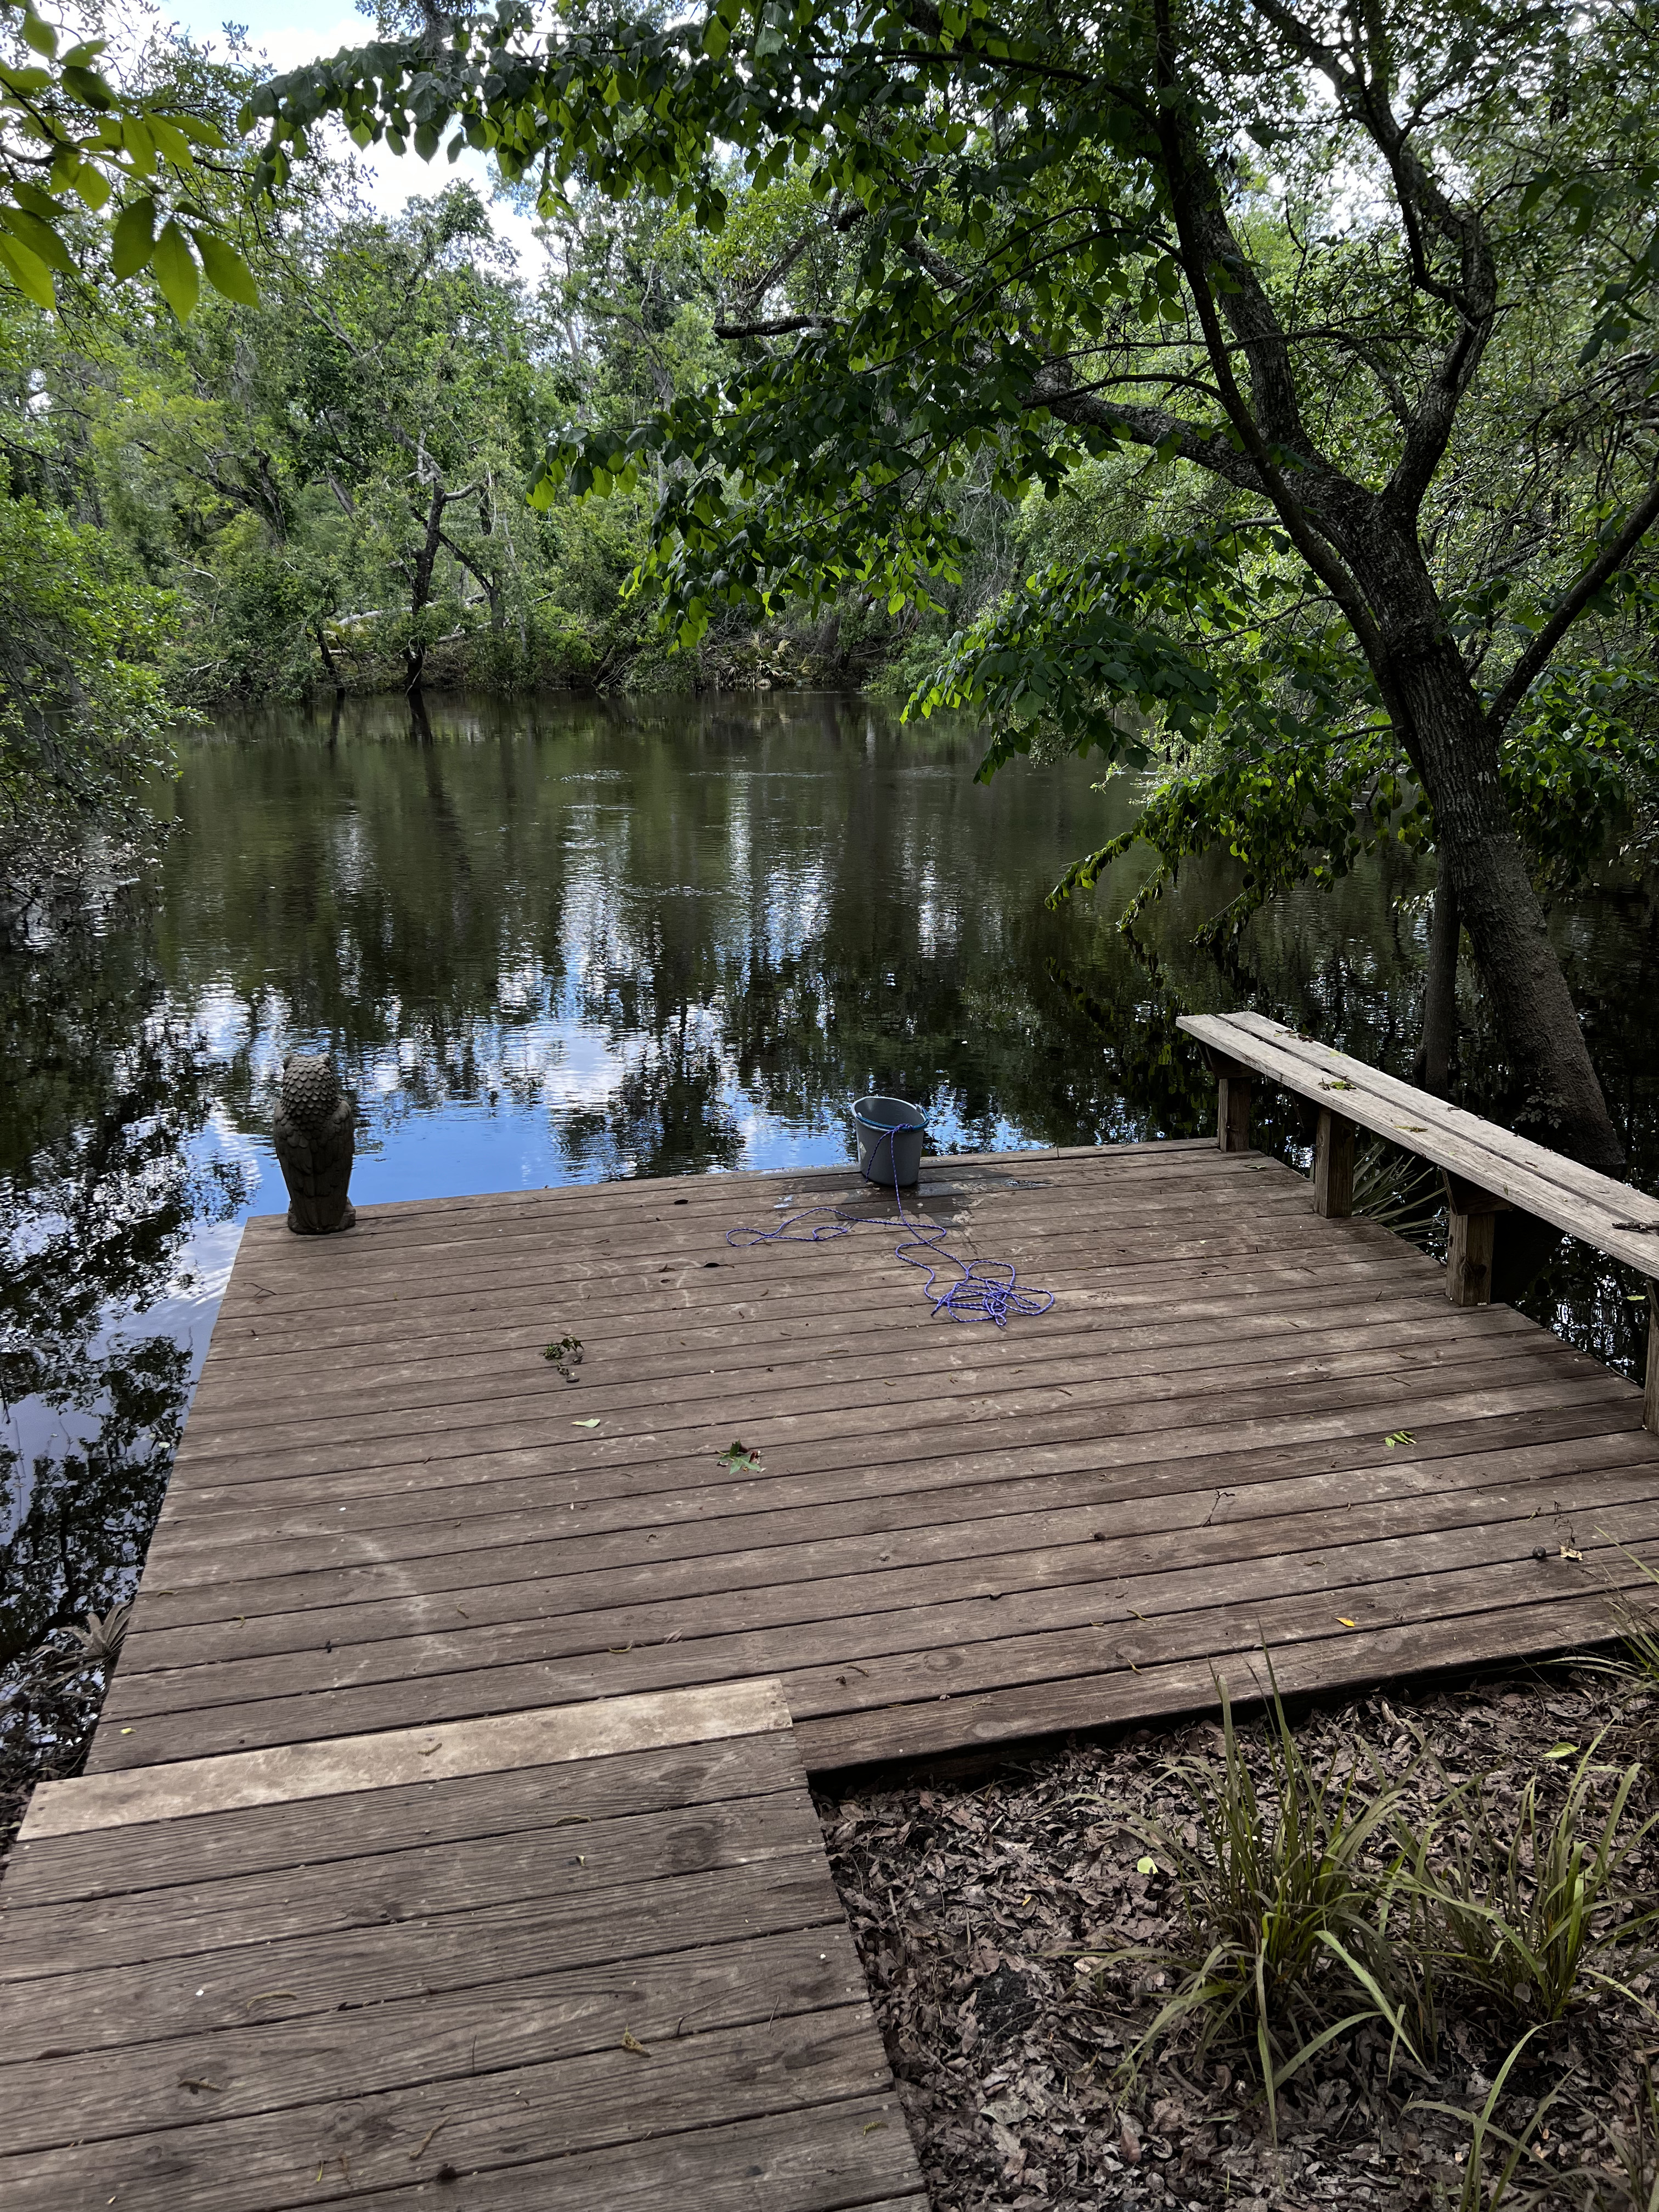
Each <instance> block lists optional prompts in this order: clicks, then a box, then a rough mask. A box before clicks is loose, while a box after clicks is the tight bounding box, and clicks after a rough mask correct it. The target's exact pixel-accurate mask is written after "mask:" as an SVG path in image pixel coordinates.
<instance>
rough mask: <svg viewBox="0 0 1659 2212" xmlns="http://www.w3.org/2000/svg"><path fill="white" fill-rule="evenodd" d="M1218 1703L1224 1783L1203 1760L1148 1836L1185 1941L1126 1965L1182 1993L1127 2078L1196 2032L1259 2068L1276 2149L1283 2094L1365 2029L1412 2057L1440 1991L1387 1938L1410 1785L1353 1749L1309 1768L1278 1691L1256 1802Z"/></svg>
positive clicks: (1179, 1774)
mask: <svg viewBox="0 0 1659 2212" xmlns="http://www.w3.org/2000/svg"><path fill="white" fill-rule="evenodd" d="M1270 1672H1271V1669H1270ZM1217 1691H1218V1695H1219V1698H1220V1700H1221V1725H1222V1753H1223V1755H1222V1761H1221V1767H1220V1771H1219V1773H1218V1772H1217V1771H1216V1769H1215V1767H1214V1766H1213V1765H1212V1764H1210V1763H1209V1762H1207V1761H1203V1760H1183V1761H1182V1762H1181V1763H1180V1764H1178V1765H1176V1766H1174V1767H1173V1768H1172V1769H1171V1770H1170V1772H1171V1778H1172V1779H1173V1780H1175V1781H1176V1783H1177V1784H1179V1785H1180V1787H1181V1790H1182V1793H1183V1795H1184V1797H1185V1800H1186V1804H1185V1808H1184V1811H1185V1814H1186V1816H1187V1817H1186V1818H1184V1819H1182V1818H1177V1819H1176V1820H1170V1821H1167V1822H1164V1823H1162V1824H1159V1825H1158V1826H1152V1827H1148V1828H1146V1829H1144V1830H1141V1831H1139V1833H1140V1834H1141V1836H1142V1839H1143V1841H1144V1843H1145V1844H1146V1849H1147V1850H1148V1852H1149V1854H1150V1855H1151V1856H1152V1858H1153V1859H1154V1860H1155V1861H1156V1862H1157V1863H1158V1865H1159V1867H1160V1868H1161V1869H1162V1870H1164V1871H1165V1872H1166V1873H1168V1874H1169V1875H1170V1876H1171V1877H1172V1878H1173V1880H1174V1881H1175V1883H1176V1887H1177V1890H1178V1892H1179V1895H1180V1901H1181V1917H1182V1921H1183V1922H1184V1924H1185V1936H1186V1940H1185V1941H1184V1942H1182V1943H1180V1944H1178V1945H1177V1946H1176V1947H1174V1948H1162V1949H1160V1948H1146V1947H1137V1948H1135V1949H1133V1950H1132V1951H1127V1952H1121V1953H1119V1954H1116V1958H1117V1959H1118V1960H1139V1961H1142V1962H1144V1963H1146V1964H1148V1965H1154V1966H1157V1967H1158V1969H1160V1970H1161V1971H1163V1972H1166V1973H1168V1974H1170V1976H1171V1978H1172V1979H1173V1981H1174V1984H1175V1986H1174V1990H1173V1993H1172V1995H1171V1996H1170V1998H1169V1999H1168V2001H1167V2002H1165V2003H1164V2006H1163V2008H1161V2010H1160V2011H1159V2012H1158V2016H1157V2018H1156V2019H1155V2020H1154V2021H1152V2025H1151V2027H1149V2028H1147V2030H1146V2033H1144V2034H1143V2035H1142V2036H1141V2037H1140V2039H1139V2041H1138V2042H1137V2043H1136V2045H1134V2047H1133V2050H1132V2051H1130V2053H1129V2055H1128V2057H1127V2060H1126V2062H1125V2066H1126V2072H1127V2075H1129V2076H1131V2077H1132V2076H1133V2074H1134V2073H1135V2071H1136V2070H1137V2069H1139V2064H1140V2063H1141V2061H1142V2059H1143V2058H1144V2057H1145V2055H1146V2052H1147V2051H1149V2050H1150V2049H1151V2047H1152V2045H1154V2044H1156V2043H1157V2042H1158V2041H1159V2040H1160V2039H1162V2038H1164V2036H1167V2035H1168V2034H1169V2033H1170V2032H1171V2030H1173V2029H1174V2028H1175V2027H1177V2026H1178V2025H1179V2024H1180V2023H1181V2022H1182V2021H1188V2020H1193V2019H1196V2020H1198V2021H1199V2022H1200V2045H1201V2046H1202V2047H1207V2046H1208V2045H1210V2044H1212V2042H1214V2041H1216V2040H1217V2039H1225V2041H1227V2042H1229V2043H1233V2044H1237V2045H1239V2046H1241V2047H1242V2048H1243V2050H1244V2051H1247V2052H1249V2053H1250V2054H1251V2055H1253V2056H1254V2058H1255V2063H1256V2066H1257V2068H1258V2069H1259V2071H1260V2074H1261V2084H1262V2089H1263V2093H1264V2095H1265V2097H1266V2100H1267V2115H1268V2124H1269V2127H1270V2129H1271V2130H1272V2132H1273V2136H1274V2139H1275V2141H1276V2140H1277V2137H1278V2093H1279V2089H1280V2088H1282V2087H1283V2086H1284V2085H1285V2082H1286V2081H1289V2080H1290V2079H1291V2076H1292V2075H1294V2074H1296V2073H1297V2072H1298V2071H1299V2070H1300V2069H1301V2068H1302V2067H1303V2066H1304V2065H1305V2064H1306V2063H1308V2061H1309V2060H1310V2058H1312V2057H1314V2056H1315V2055H1316V2053H1317V2052H1318V2051H1322V2050H1323V2049H1324V2048H1325V2046H1326V2045H1328V2044H1329V2043H1332V2042H1334V2040H1335V2039H1337V2038H1338V2037H1339V2036H1340V2035H1343V2034H1345V2033H1346V2032H1347V2031H1348V2030H1349V2029H1350V2028H1353V2027H1358V2025H1359V2024H1360V2023H1361V2022H1362V2021H1371V2020H1378V2019H1380V2020H1382V2021H1384V2022H1385V2023H1386V2025H1387V2026H1388V2027H1389V2031H1390V2034H1391V2037H1392V2039H1393V2041H1394V2044H1395V2046H1396V2047H1397V2046H1399V2045H1405V2046H1406V2048H1407V2050H1408V2051H1412V2052H1413V2055H1415V2044H1414V2040H1413V2031H1414V2030H1415V2029H1416V2028H1417V2027H1418V2026H1419V2022H1420V2021H1421V2020H1422V2018H1423V2017H1425V2015H1428V2016H1431V2015H1432V2002H1431V1992H1430V1991H1429V1990H1427V1989H1426V1988H1425V1985H1424V1984H1423V1982H1422V1979H1421V1977H1420V1976H1419V1974H1418V1973H1417V1972H1416V1971H1415V1968H1414V1966H1413V1962H1412V1959H1411V1955H1410V1954H1409V1953H1407V1952H1406V1951H1404V1950H1403V1949H1402V1948H1401V1946H1399V1945H1398V1944H1396V1943H1395V1942H1393V1940H1392V1939H1391V1936H1390V1934H1389V1907H1390V1903H1391V1897H1392V1883H1393V1879H1394V1861H1395V1857H1397V1852H1394V1851H1390V1850H1389V1834H1390V1823H1391V1822H1392V1821H1393V1820H1395V1817H1396V1815H1397V1814H1398V1811H1399V1808H1400V1804H1401V1784H1399V1783H1396V1782H1391V1781H1389V1779H1388V1778H1386V1777H1385V1776H1384V1775H1383V1773H1382V1771H1381V1770H1380V1768H1379V1767H1378V1765H1377V1763H1376V1760H1375V1759H1374V1758H1372V1757H1371V1755H1370V1753H1369V1752H1368V1751H1367V1750H1366V1749H1365V1747H1364V1746H1363V1745H1361V1744H1359V1743H1358V1742H1357V1741H1356V1742H1355V1743H1353V1744H1352V1745H1351V1746H1349V1747H1339V1748H1338V1750H1336V1751H1334V1752H1333V1753H1332V1755H1331V1757H1330V1758H1329V1759H1328V1760H1327V1761H1326V1762H1325V1763H1324V1764H1323V1765H1315V1764H1314V1763H1312V1762H1311V1761H1310V1759H1308V1758H1307V1757H1306V1756H1305V1754H1304V1753H1303V1751H1302V1749H1301V1747H1300V1746H1299V1745H1298V1744H1297V1741H1296V1737H1295V1735H1293V1733H1292V1732H1291V1726H1290V1723H1289V1722H1288V1721H1287V1720H1286V1718H1285V1710H1284V1706H1283V1705H1282V1703H1281V1702H1280V1699H1279V1691H1278V1686H1277V1684H1276V1683H1275V1684H1274V1686H1273V1693H1272V1700H1271V1723H1270V1728H1269V1733H1268V1741H1267V1758H1268V1778H1267V1784H1266V1785H1265V1787H1264V1788H1263V1789H1262V1790H1258V1789H1257V1787H1256V1784H1255V1778H1253V1776H1252V1774H1251V1772H1250V1768H1249V1762H1248V1761H1247V1759H1246V1758H1245V1756H1244V1753H1243V1749H1242V1747H1241V1746H1240V1744H1239V1741H1238V1735H1237V1729H1236V1727H1235V1724H1234V1720H1233V1712H1232V1705H1231V1699H1229V1697H1228V1695H1227V1692H1226V1689H1225V1686H1224V1685H1223V1684H1221V1683H1220V1682H1218V1683H1217ZM1185 1832H1193V1833H1194V1835H1195V1836H1196V1841H1195V1842H1194V1843H1191V1844H1189V1843H1188V1841H1187V1840H1186V1834H1185Z"/></svg>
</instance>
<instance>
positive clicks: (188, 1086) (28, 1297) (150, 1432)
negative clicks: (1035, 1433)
mask: <svg viewBox="0 0 1659 2212" xmlns="http://www.w3.org/2000/svg"><path fill="white" fill-rule="evenodd" d="M60 921H62V923H63V926H62V927H60V928H59V929H58V932H57V933H56V934H55V936H54V937H53V939H52V941H51V942H50V943H49V944H48V945H46V946H45V947H44V948H43V949H36V950H33V951H29V950H27V949H25V948H21V947H17V946H13V947H11V948H9V949H7V950H5V951H0V1036H3V1053H4V1059H5V1064H6V1066H7V1069H8V1071H9V1074H8V1080H7V1083H6V1085H5V1086H4V1089H3V1091H0V1260H3V1266H0V1396H3V1400H4V1403H5V1407H6V1409H7V1412H8V1413H9V1414H10V1413H14V1412H15V1411H17V1410H19V1409H21V1411H22V1413H24V1414H25V1415H27V1413H28V1411H29V1408H28V1407H27V1406H26V1404H25V1401H33V1406H34V1407H36V1408H39V1409H43V1410H45V1411H46V1412H48V1413H55V1414H57V1415H58V1416H59V1417H60V1421H59V1424H58V1425H59V1426H60V1427H61V1430H62V1432H63V1434H64V1437H65V1439H66V1441H65V1442H64V1444H63V1445H62V1446H61V1448H59V1449H57V1450H55V1451H46V1452H36V1453H32V1454H30V1455H29V1456H28V1462H27V1464H25V1463H24V1462H23V1461H22V1460H21V1458H20V1455H19V1453H18V1451H17V1450H16V1449H15V1447H14V1446H12V1445H4V1444H0V1480H3V1483H4V1486H5V1489H6V1492H7V1493H8V1506H9V1510H7V1511H6V1513H5V1516H4V1522H3V1526H4V1527H5V1528H6V1530H7V1532H8V1533H7V1534H6V1538H5V1541H4V1543H3V1546H0V1663H4V1662H7V1661H9V1660H10V1659H11V1658H13V1657H15V1656H16V1655H17V1654H18V1653H19V1652H20V1651H21V1650H26V1649H27V1648H28V1647H29V1646H31V1645H32V1644H35V1643H38V1642H39V1640H40V1638H41V1637H43V1636H44V1635H46V1634H47V1633H48V1632H50V1631H51V1630H52V1629H53V1628H56V1627H58V1626H63V1625H64V1624H65V1623H67V1622H69V1621H70V1620H74V1619H76V1618H77V1617H78V1616H79V1615H81V1614H82V1613H85V1612H86V1611H87V1610H88V1607H93V1608H96V1609H98V1610H100V1611H102V1610H104V1609H106V1607H108V1606H109V1605H111V1604H112V1603H114V1602H116V1601H117V1600H118V1599H119V1598H120V1597H121V1596H123V1595H125V1594H126V1593H127V1591H128V1590H129V1589H130V1587H131V1583H132V1581H133V1579H134V1577H135V1574H136V1571H137V1565H138V1564H139V1563H140V1562H141V1561H142V1559H143V1553H144V1547H145V1545H146V1544H147V1542H148V1541H149V1531H150V1528H151V1526H152V1525H153V1523H154V1522H155V1516H156V1514H157V1512H158V1511H159V1510H160V1507H161V1497H162V1493H163V1491H164V1489H165V1487H166V1482H167V1470H168V1468H169V1467H170V1465H171V1463H172V1455H173V1447H174V1445H175V1443H176V1442H177V1438H178V1432H179V1425H180V1424H181V1421H182V1419H183V1412H184V1405H185V1390H186V1387H187V1381H188V1365H189V1358H188V1353H187V1352H186V1351H185V1348H183V1347H182V1346H179V1344H177V1343H176V1342H175V1341H174V1340H173V1336H172V1334H170V1333H167V1332H158V1331H156V1330H154V1329H149V1330H147V1329H146V1328H144V1327H143V1322H142V1317H143V1314H144V1313H145V1311H146V1310H147V1309H148V1308H149V1307H151V1306H152V1305H154V1304H155V1301H156V1300H157V1299H158V1298H159V1297H161V1296H162V1295H163V1294H164V1293H165V1292H167V1291H168V1290H169V1289H173V1288H176V1287H177V1286H178V1283H177V1279H178V1276H179V1265H180V1260H181V1255H182V1251H183V1248H184V1245H185V1240H186V1238H187V1237H188V1235H189V1233H190V1231H191V1227H192V1226H193V1225H195V1224H196V1223H198V1222H200V1221H202V1220H204V1219H210V1218H215V1217H216V1216H222V1215H223V1214H224V1213H225V1212H227V1211H228V1210H233V1209H234V1206H235V1205H236V1203H237V1202H238V1200H239V1198H240V1190H239V1188H238V1187H237V1183H236V1179H235V1175H234V1170H221V1171H207V1172H198V1171H193V1170H191V1167H190V1165H189V1164H188V1163H187V1160H186V1158H185V1146H186V1143H187V1141H188V1139H190V1138H191V1136H192V1135H194V1134H195V1133H197V1131H198V1130H199V1129H200V1128H201V1127H202V1126H203V1124H204V1121H205V1120H206V1117H207V1114H208V1110H209V1108H210V1104H211V1100H212V1077H211V1073H210V1069H209V1066H208V1064H207V1061H206V1058H205V1055H204V1053H203V1052H202V1051H201V1049H200V1048H199V1044H198V1041H197V1039H195V1038H194V1037H193V1036H191V1033H190V1032H189V1030H187V1029H186V1028H185V1027H184V1026H183V1025H181V1024H179V1022H178V1021H177V1020H176V1019H175V1018H172V1017H171V1016H170V1015H169V1014H168V1013H167V1010H166V1007H165V1005H164V1000H163V991H162V985H161V979H160V977H159V975H158V974H157V972H156V969H155V963H154V960H153V958H152V957H151V954H150V950H149V933H148V929H147V927H146V917H145V915H144V913H143V908H142V905H141V904H140V903H139V902H137V901H134V902H130V903H129V904H128V905H127V906H126V907H125V908H124V909H123V910H121V911H119V912H118V913H116V914H114V915H104V916H99V917H95V918H94V917H91V916H88V915H79V916H70V917H67V918H64V917H60Z"/></svg>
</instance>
